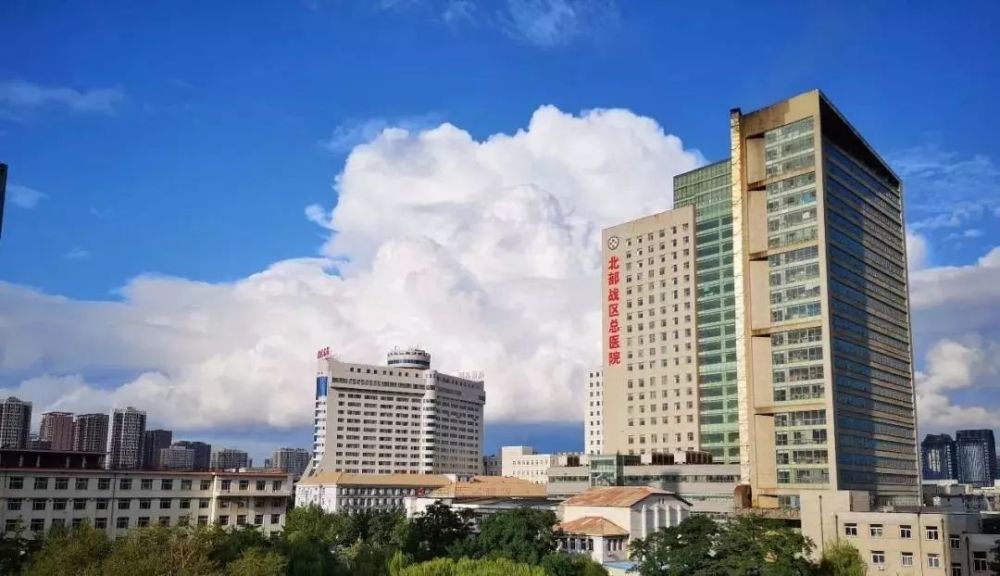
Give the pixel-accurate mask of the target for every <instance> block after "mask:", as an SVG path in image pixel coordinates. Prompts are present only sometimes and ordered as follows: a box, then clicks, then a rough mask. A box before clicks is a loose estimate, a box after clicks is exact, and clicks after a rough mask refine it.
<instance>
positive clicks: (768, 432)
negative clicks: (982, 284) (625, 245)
mask: <svg viewBox="0 0 1000 576" xmlns="http://www.w3.org/2000/svg"><path fill="white" fill-rule="evenodd" d="M730 126H731V149H732V158H731V159H730V163H731V174H732V212H733V225H732V226H733V232H732V234H733V275H734V277H735V278H736V279H737V282H736V283H735V298H736V309H735V311H736V327H737V336H736V358H737V386H738V395H739V414H740V424H739V436H740V442H741V454H742V458H741V465H742V470H741V475H742V481H743V483H745V484H749V485H750V486H751V489H752V500H753V504H754V505H755V506H760V507H775V506H780V505H791V506H795V505H796V499H797V497H798V495H799V494H800V493H801V494H805V493H806V492H807V491H811V490H821V491H822V490H855V491H865V492H869V493H870V494H871V495H872V496H873V498H874V499H875V501H876V503H877V504H878V505H884V504H897V505H898V504H914V505H915V504H919V498H920V483H919V466H918V461H919V459H918V451H917V441H916V416H915V399H914V387H913V372H912V370H913V367H912V364H911V344H910V322H909V299H908V291H907V286H908V283H907V267H906V246H905V235H904V231H903V206H902V186H901V183H900V180H899V178H898V177H897V176H896V175H895V174H894V173H893V172H892V170H891V169H890V168H889V167H888V165H887V164H886V163H885V162H884V161H883V160H882V159H881V158H880V157H879V156H878V154H877V153H876V152H875V151H874V149H872V148H871V146H869V145H868V143H867V142H865V140H864V139H863V138H862V137H861V136H860V135H859V134H858V132H857V131H856V130H855V129H854V128H853V127H852V126H851V125H850V124H849V123H848V122H847V120H846V119H845V118H844V117H843V116H842V115H841V114H840V113H839V112H838V111H837V109H836V108H834V107H833V105H832V104H831V103H830V102H829V100H827V99H826V98H825V97H824V96H823V95H822V94H821V93H820V92H818V91H813V92H808V93H806V94H802V95H799V96H796V97H794V98H791V99H789V100H786V101H783V102H779V103H777V104H774V105H772V106H768V107H766V108H763V109H761V110H757V111H755V112H752V113H749V114H743V113H741V111H740V110H739V109H736V110H733V111H732V112H731V116H730Z"/></svg>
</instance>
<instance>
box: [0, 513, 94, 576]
mask: <svg viewBox="0 0 1000 576" xmlns="http://www.w3.org/2000/svg"><path fill="white" fill-rule="evenodd" d="M110 553H111V540H109V539H108V536H107V534H105V533H104V531H102V530H96V529H94V528H92V527H91V526H90V525H89V524H82V525H81V526H80V527H78V528H74V529H73V530H72V531H69V532H67V531H65V530H55V531H53V532H52V533H50V534H49V537H48V538H46V539H45V540H44V542H43V544H42V548H41V549H40V550H39V551H38V552H37V553H36V554H34V555H33V557H32V558H31V561H30V563H29V564H28V566H27V569H26V570H25V571H24V574H25V575H26V576H71V575H73V576H76V575H90V574H97V573H98V570H99V568H100V565H101V562H103V561H104V559H105V558H107V556H108V555H109V554H110ZM3 573H4V574H18V573H20V572H13V571H12V572H3Z"/></svg>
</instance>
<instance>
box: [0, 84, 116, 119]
mask: <svg viewBox="0 0 1000 576" xmlns="http://www.w3.org/2000/svg"><path fill="white" fill-rule="evenodd" d="M124 100H125V94H124V93H123V92H122V91H121V90H119V89H118V88H98V89H94V90H77V89H75V88H68V87H64V86H42V85H40V84H34V83H32V82H26V81H24V80H9V81H6V82H0V109H6V111H7V115H8V116H10V115H12V114H16V113H17V111H18V110H33V109H36V108H41V107H44V106H60V107H64V108H66V109H69V110H72V111H75V112H98V113H104V114H108V113H111V112H113V111H114V109H115V108H116V107H117V106H118V105H119V104H121V103H122V102H124Z"/></svg>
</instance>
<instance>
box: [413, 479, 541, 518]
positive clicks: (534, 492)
mask: <svg viewBox="0 0 1000 576" xmlns="http://www.w3.org/2000/svg"><path fill="white" fill-rule="evenodd" d="M404 503H405V504H404V506H405V507H406V516H407V517H408V518H412V517H414V516H418V515H420V514H423V513H424V512H426V511H427V508H428V507H429V506H431V505H433V504H436V503H441V504H445V505H446V506H448V507H450V508H451V509H452V510H455V511H460V510H469V511H472V512H473V513H474V514H475V516H476V518H477V519H481V518H482V517H484V516H488V515H489V514H493V513H495V512H499V511H503V510H513V509H516V508H535V509H540V510H552V511H555V510H556V508H557V506H558V503H559V502H558V501H557V500H550V499H549V498H548V497H547V495H546V493H545V486H543V485H541V484H537V483H535V482H529V481H527V480H520V479H518V478H503V477H500V476H476V477H475V478H469V479H466V480H460V479H455V480H453V481H452V482H450V483H448V484H447V485H445V486H442V487H441V488H437V489H435V490H432V491H431V492H428V493H426V494H424V495H418V496H409V497H406V498H404Z"/></svg>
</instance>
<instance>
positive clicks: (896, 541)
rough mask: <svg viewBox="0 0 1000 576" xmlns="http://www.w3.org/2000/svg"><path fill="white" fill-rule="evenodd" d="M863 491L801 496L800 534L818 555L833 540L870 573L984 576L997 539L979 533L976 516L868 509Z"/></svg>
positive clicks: (957, 513) (971, 514) (918, 575)
mask: <svg viewBox="0 0 1000 576" xmlns="http://www.w3.org/2000/svg"><path fill="white" fill-rule="evenodd" d="M869 501H870V499H869V495H868V494H866V493H864V492H846V491H839V492H819V491H810V492H804V493H803V495H802V500H801V512H802V514H801V516H802V533H803V534H804V535H806V536H808V537H809V538H810V539H811V540H812V541H813V542H814V543H816V545H817V549H816V551H815V553H816V555H817V556H819V555H820V554H822V551H823V549H824V547H825V546H827V545H828V544H830V543H831V542H836V541H844V542H849V543H850V544H851V545H852V546H854V547H855V548H857V549H858V551H859V552H860V554H861V558H862V559H863V560H864V561H865V563H866V564H867V566H868V574H870V575H876V574H893V575H899V576H986V575H987V574H989V573H990V572H989V562H988V560H989V559H990V557H991V553H990V549H991V548H992V547H993V546H995V544H996V542H997V540H998V539H1000V535H997V534H983V533H982V525H981V518H980V514H979V513H978V512H949V511H941V510H936V509H933V508H923V509H914V510H913V511H895V512H881V511H875V510H870V509H869V507H868V503H869Z"/></svg>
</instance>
